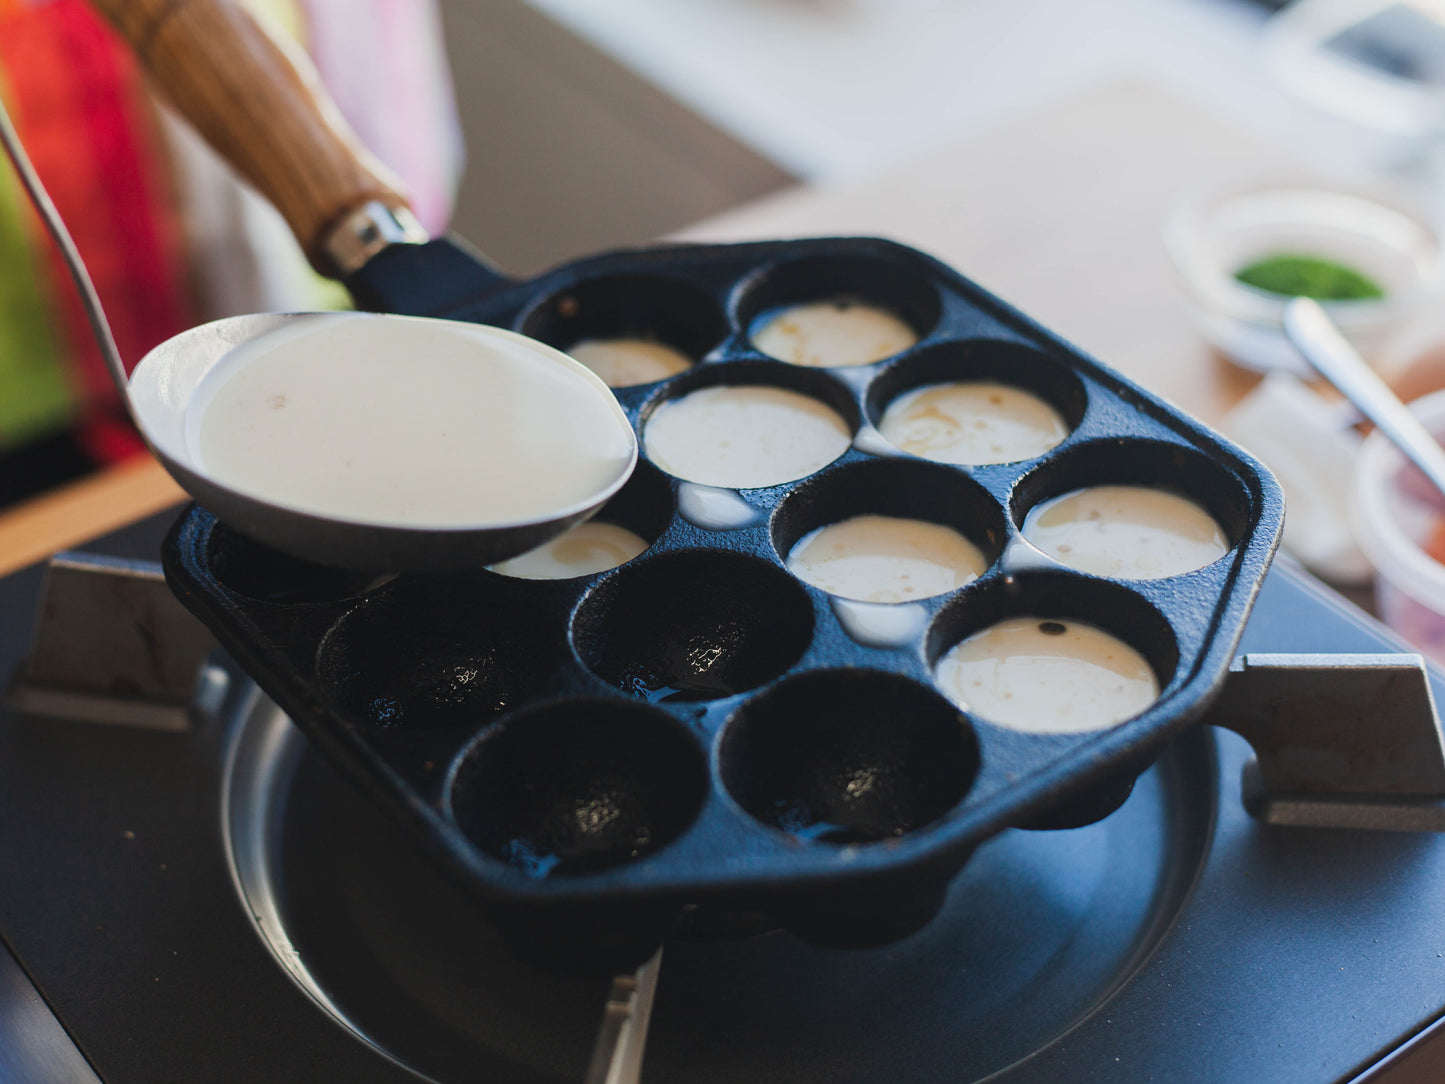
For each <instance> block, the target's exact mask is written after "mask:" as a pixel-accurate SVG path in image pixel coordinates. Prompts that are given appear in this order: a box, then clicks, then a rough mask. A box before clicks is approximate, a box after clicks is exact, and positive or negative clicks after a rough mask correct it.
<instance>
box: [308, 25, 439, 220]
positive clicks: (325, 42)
mask: <svg viewBox="0 0 1445 1084" xmlns="http://www.w3.org/2000/svg"><path fill="white" fill-rule="evenodd" d="M301 6H302V9H303V10H304V12H305V13H306V45H307V48H308V50H309V51H310V53H311V56H312V58H313V59H314V60H315V62H316V67H317V69H318V70H319V71H320V72H321V77H322V79H323V80H324V81H325V83H326V86H327V87H328V89H330V91H331V93H332V94H333V95H334V96H335V98H336V102H337V105H338V106H339V107H340V109H341V112H342V115H343V116H345V117H346V119H347V120H348V121H349V122H350V123H351V125H352V127H353V128H355V129H356V132H357V135H359V136H360V137H361V141H362V143H363V144H365V145H366V146H367V147H368V148H370V149H371V151H372V153H374V154H375V155H376V156H377V157H378V158H380V159H381V160H382V161H383V162H384V163H386V165H387V166H389V167H390V168H391V169H392V170H393V171H394V172H396V173H397V174H398V175H399V176H400V177H401V179H402V181H403V183H405V185H406V187H407V190H408V193H409V195H410V196H411V199H412V205H413V207H414V209H415V211H416V214H417V218H419V219H420V220H421V223H422V225H423V226H425V227H426V228H427V230H428V231H430V232H431V233H433V234H436V233H440V232H441V231H442V230H443V229H445V228H446V225H447V222H448V221H450V219H451V213H452V206H453V200H454V198H455V195H456V186H457V181H458V180H459V179H460V177H461V171H462V164H463V161H464V157H465V155H464V151H463V147H462V135H461V127H460V125H459V123H458V121H457V113H456V103H455V101H454V99H453V96H452V83H451V73H450V69H449V68H448V66H447V59H446V52H445V50H444V48H443V44H442V40H443V39H442V26H441V18H440V16H439V15H438V13H437V9H436V6H435V4H434V3H432V2H431V0H302V5H301Z"/></svg>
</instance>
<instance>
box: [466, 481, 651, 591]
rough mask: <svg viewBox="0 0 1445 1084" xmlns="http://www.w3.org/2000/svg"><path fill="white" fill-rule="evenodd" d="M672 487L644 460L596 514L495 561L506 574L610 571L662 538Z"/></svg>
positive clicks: (556, 576) (567, 575) (532, 576)
mask: <svg viewBox="0 0 1445 1084" xmlns="http://www.w3.org/2000/svg"><path fill="white" fill-rule="evenodd" d="M672 508H673V500H672V487H671V486H670V485H669V484H668V481H667V478H666V477H665V476H664V475H663V474H662V472H661V471H659V470H658V469H657V468H656V467H654V466H652V464H650V463H646V462H639V463H638V464H637V468H636V469H635V470H634V471H633V473H632V477H631V478H629V479H628V480H627V484H626V485H625V486H623V487H622V489H621V490H619V491H618V493H617V495H616V496H615V497H613V498H612V499H611V500H610V501H608V502H607V503H606V504H605V505H603V506H602V510H601V511H600V512H598V513H597V515H595V516H594V517H593V518H592V519H590V520H587V521H585V522H583V523H579V524H578V525H577V526H576V527H573V528H572V529H571V530H569V531H567V532H566V533H565V534H562V535H560V536H559V537H557V538H554V539H552V540H551V541H550V542H545V543H543V544H542V545H540V546H538V547H537V548H536V549H534V550H529V551H528V552H526V553H524V554H522V555H521V556H519V557H513V558H512V559H511V560H508V561H502V562H501V563H500V564H495V565H492V566H491V568H492V571H494V572H499V573H501V574H502V575H504V576H512V577H516V578H518V579H529V580H560V579H572V578H575V577H578V576H591V575H595V574H596V573H599V572H607V571H610V570H611V569H614V568H617V567H618V566H619V565H623V564H626V563H627V562H628V561H630V560H632V559H633V558H635V557H638V556H640V555H641V554H642V553H643V552H644V551H645V550H646V549H647V548H648V547H649V546H651V545H652V544H653V543H654V542H656V541H657V540H658V539H659V538H661V537H662V532H663V531H665V530H667V524H668V521H669V520H670V519H671V518H672Z"/></svg>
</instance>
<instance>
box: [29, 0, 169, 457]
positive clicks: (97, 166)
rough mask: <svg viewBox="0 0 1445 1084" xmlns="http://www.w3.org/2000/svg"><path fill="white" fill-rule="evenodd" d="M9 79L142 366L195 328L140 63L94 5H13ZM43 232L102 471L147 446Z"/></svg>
mask: <svg viewBox="0 0 1445 1084" xmlns="http://www.w3.org/2000/svg"><path fill="white" fill-rule="evenodd" d="M0 70H3V71H4V73H5V86H6V89H7V99H6V100H7V106H8V108H9V110H10V114H11V117H12V119H13V120H14V123H15V127H16V129H17V130H18V131H19V133H20V138H21V140H22V141H23V142H24V143H25V146H26V149H27V150H28V151H29V154H30V157H31V159H32V161H33V162H34V164H35V169H36V172H38V173H39V174H40V177H41V179H42V180H43V181H44V183H45V186H46V188H47V189H48V190H49V192H50V195H51V198H52V199H53V200H54V201H55V206H56V208H57V209H58V210H59V211H60V214H61V217H63V218H64V219H65V221H66V224H67V226H68V227H69V229H70V232H71V234H72V235H73V236H74V238H75V243H76V247H77V248H78V249H79V250H80V253H81V257H82V258H83V259H84V260H85V262H86V265H87V267H88V268H89V269H90V274H91V278H92V279H93V280H94V281H95V286H96V291H97V292H98V293H99V294H100V298H101V302H102V303H103V304H104V305H105V308H106V312H107V313H108V315H109V316H110V321H111V325H112V328H113V330H114V332H115V339H116V344H117V346H118V347H119V348H120V352H121V356H122V357H123V358H125V359H126V360H127V362H128V363H129V364H132V365H133V364H134V363H135V362H136V361H138V360H139V359H140V358H141V356H142V355H143V354H145V352H146V351H148V350H149V349H150V348H151V347H153V346H155V345H156V344H157V343H159V342H161V341H163V340H164V339H166V338H169V337H170V336H172V335H175V334H176V333H178V332H180V331H182V330H184V329H185V328H186V327H187V326H189V325H190V323H191V322H192V321H191V314H190V307H189V304H188V302H187V299H186V297H185V291H184V281H185V280H184V261H183V259H182V253H181V244H180V235H179V231H178V229H177V225H176V222H175V218H174V215H173V212H172V211H171V209H170V208H171V199H170V193H169V191H168V184H167V181H166V178H165V175H164V172H163V170H162V169H161V168H160V163H161V162H162V157H161V154H160V147H159V145H158V143H157V141H156V138H155V131H154V128H153V126H152V124H151V116H150V107H149V105H148V104H147V102H146V99H145V96H144V90H143V87H142V84H141V78H140V73H139V71H138V70H137V66H136V62H135V61H134V59H133V58H132V57H131V55H130V53H129V52H128V50H127V49H126V48H125V47H124V46H123V44H122V43H121V41H120V40H119V38H118V37H117V36H116V35H115V33H114V32H113V31H111V29H110V28H109V27H108V26H106V25H104V24H103V23H102V22H101V21H100V20H99V18H98V17H97V16H96V15H95V13H94V12H93V11H92V10H91V9H90V8H89V7H88V6H87V5H86V4H85V3H84V2H83V0H43V2H35V0H29V2H17V0H7V2H6V4H5V7H4V9H3V10H0ZM33 229H34V231H35V232H34V236H35V238H36V243H37V244H38V245H39V246H40V249H41V251H43V252H44V254H45V255H44V262H45V271H44V273H43V275H42V278H41V283H40V288H41V289H43V290H44V291H45V293H46V295H47V296H48V298H49V299H50V309H51V313H52V318H53V319H54V320H55V321H56V323H57V324H58V326H59V328H60V334H59V341H60V343H61V344H62V347H63V349H64V352H65V355H66V357H67V358H68V365H69V369H70V380H71V381H72V386H73V387H74V389H75V392H76V399H75V402H76V407H77V410H78V414H79V417H78V419H77V420H78V422H79V425H80V429H81V433H82V439H83V442H84V443H85V444H86V446H87V449H88V450H89V451H90V453H91V454H92V455H93V456H94V457H95V458H96V460H97V461H98V462H105V461H108V460H112V459H117V458H121V457H123V456H125V455H127V454H130V453H132V452H134V451H137V450H139V448H140V447H141V445H140V441H139V438H138V437H136V436H135V434H134V433H133V432H132V431H131V430H130V428H129V426H128V424H126V423H125V421H124V415H123V412H122V410H121V407H120V400H119V397H118V395H117V393H116V390H115V388H114V386H113V385H112V383H111V379H110V375H109V373H108V371H107V370H106V367H105V362H104V359H103V358H102V357H101V355H100V350H99V348H98V347H97V346H96V344H95V342H94V341H93V340H92V338H91V336H90V334H89V331H88V328H87V324H86V320H85V314H84V311H83V310H82V308H81V306H80V300H79V297H78V295H77V294H76V292H75V290H74V288H73V286H72V285H71V283H70V281H69V274H68V272H67V271H66V269H65V266H64V264H63V262H62V261H61V259H60V254H59V252H58V250H56V249H55V248H54V247H53V246H52V245H51V244H50V242H49V240H48V239H46V238H43V236H41V235H40V233H39V231H38V227H33ZM5 349H6V350H7V351H10V350H15V349H19V347H16V346H13V345H12V346H8V347H6V348H5ZM9 394H10V393H9V391H8V389H7V391H6V397H7V398H8V396H9Z"/></svg>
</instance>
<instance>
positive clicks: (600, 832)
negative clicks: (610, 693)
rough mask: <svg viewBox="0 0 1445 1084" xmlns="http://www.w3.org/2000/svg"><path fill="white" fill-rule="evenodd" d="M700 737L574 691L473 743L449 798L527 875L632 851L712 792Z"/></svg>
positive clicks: (652, 842)
mask: <svg viewBox="0 0 1445 1084" xmlns="http://www.w3.org/2000/svg"><path fill="white" fill-rule="evenodd" d="M707 786H708V782H707V767H706V762H705V758H704V755H703V752H702V750H701V748H700V747H699V746H698V744H697V742H696V741H694V739H693V738H692V737H691V736H690V735H689V734H688V733H687V732H686V731H685V730H684V729H683V727H682V726H681V725H680V724H679V723H678V722H677V721H676V720H674V719H672V718H670V717H669V716H667V715H665V714H663V713H662V712H660V711H658V710H656V709H653V708H648V707H645V706H643V705H640V704H631V703H626V702H624V701H619V700H600V699H599V700H573V701H568V702H566V703H553V704H547V705H542V706H540V707H536V708H532V709H529V710H526V711H523V712H519V713H518V714H516V715H512V716H510V717H508V718H507V719H505V720H503V721H501V722H499V723H497V724H496V725H495V726H494V727H492V728H490V729H488V730H487V731H486V732H484V733H483V735H482V736H481V737H480V738H479V739H478V740H477V741H475V742H474V743H473V744H472V745H471V747H470V748H468V749H467V750H465V751H464V752H463V753H462V754H461V757H460V759H459V761H458V763H457V765H456V768H455V770H454V771H453V773H452V777H451V780H450V782H449V785H448V792H447V804H448V806H449V808H450V810H451V813H452V816H453V818H454V819H455V820H456V823H457V825H458V827H460V828H461V830H462V832H463V833H464V834H465V835H466V836H467V838H468V839H470V840H471V841H472V842H473V843H475V844H476V845H477V846H478V847H479V848H480V849H481V850H482V851H484V852H485V853H486V854H489V855H491V856H492V857H493V858H496V859H499V860H501V861H503V862H506V863H507V864H508V865H510V866H512V867H514V868H515V869H517V870H519V871H520V872H522V873H524V874H526V875H527V876H529V877H538V878H541V877H563V876H568V875H577V874H585V873H591V872H595V871H598V870H604V869H608V868H610V867H612V866H617V865H622V864H624V863H628V862H633V861H636V860H638V859H641V858H645V857H646V856H647V855H649V854H652V853H653V852H655V851H657V850H659V849H660V848H662V847H665V846H666V845H667V844H668V843H671V842H672V841H673V840H674V839H676V838H677V837H678V836H680V835H681V834H682V833H683V832H684V831H686V830H687V828H688V826H689V825H691V824H692V822H693V820H694V819H695V818H696V816H697V813H698V810H699V809H701V807H702V802H703V799H704V797H705V796H706V793H707Z"/></svg>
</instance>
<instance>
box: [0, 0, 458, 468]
mask: <svg viewBox="0 0 1445 1084" xmlns="http://www.w3.org/2000/svg"><path fill="white" fill-rule="evenodd" d="M242 2H244V3H245V4H246V6H247V7H248V8H249V9H251V10H252V11H254V12H255V13H256V14H257V15H258V16H259V17H261V18H263V19H265V20H266V21H267V24H268V25H269V26H270V27H271V28H272V29H273V30H275V29H279V30H280V31H281V32H283V33H288V34H290V35H292V36H293V37H295V38H296V39H297V40H298V41H300V42H301V43H302V44H303V45H304V46H306V47H308V48H310V49H312V50H313V51H314V52H315V55H316V59H317V61H318V68H319V69H320V71H321V74H322V78H323V81H325V82H326V83H327V84H328V86H329V88H330V89H331V90H332V92H333V94H334V95H335V97H336V98H337V101H338V105H339V106H340V108H341V111H342V113H343V115H345V116H346V117H347V118H348V119H349V120H351V122H352V123H353V125H354V126H355V127H356V128H357V130H358V132H359V134H360V135H361V138H362V142H363V143H365V144H367V145H368V146H370V147H371V148H372V149H373V151H374V153H376V154H377V156H378V157H379V158H380V159H381V160H382V161H383V162H385V163H387V164H388V165H389V166H390V167H391V168H392V169H393V170H394V171H395V172H397V173H398V174H399V175H400V176H401V177H402V178H403V179H404V181H405V182H406V183H407V185H408V186H409V188H410V190H411V192H412V193H413V194H414V197H415V199H416V202H417V209H418V211H419V214H420V217H421V219H422V220H423V222H424V223H426V224H427V225H428V226H429V227H430V228H432V229H433V230H440V229H442V228H443V227H444V226H445V223H446V221H447V219H448V218H449V216H450V212H451V201H452V196H453V193H454V191H455V186H456V181H457V178H458V176H459V174H460V168H461V138H460V128H459V126H458V125H457V122H456V116H455V111H454V107H453V105H452V97H451V86H450V80H449V76H448V73H447V67H446V62H445V56H444V54H443V52H442V49H441V32H440V24H439V23H438V21H437V15H436V11H435V7H434V5H433V3H432V2H431V0H242ZM0 96H3V100H4V102H5V104H6V107H7V109H8V110H9V112H10V115H11V117H12V119H13V120H14V122H15V125H16V128H17V129H18V130H19V133H20V137H21V139H22V141H23V142H24V143H25V145H26V148H27V150H28V151H29V153H30V156H31V158H32V160H33V161H34V163H35V166H36V170H37V171H38V172H39V173H40V176H41V178H42V179H43V180H44V182H45V185H46V187H47V188H48V189H49V191H50V194H51V196H52V198H53V199H54V201H55V204H56V206H57V208H58V209H59V211H60V213H61V216H62V217H63V218H64V219H65V221H66V223H67V225H68V226H69V228H70V231H71V233H72V235H74V237H75V240H76V244H77V247H78V248H79V249H80V252H81V255H82V257H83V258H84V259H85V261H86V264H87V266H88V267H89V269H90V273H91V277H92V278H93V279H94V280H95V284H96V288H97V291H98V292H99V294H100V296H101V300H102V302H103V303H104V305H105V307H106V312H107V314H108V315H109V317H110V321H111V324H112V326H113V329H114V332H115V337H116V342H117V345H118V346H119V347H120V351H121V355H122V357H123V358H124V359H125V360H126V362H127V364H128V366H134V364H135V363H136V362H137V361H139V359H140V358H141V357H142V356H143V355H144V354H145V353H146V352H147V351H148V350H150V349H151V347H153V346H154V345H156V344H157V343H159V342H161V341H163V340H164V339H166V338H169V337H170V336H172V335H174V334H176V333H177V332H179V331H181V330H183V329H185V328H186V327H190V326H193V325H194V324H196V323H199V322H201V321H202V320H204V319H211V318H214V317H217V316H222V315H229V314H231V313H236V312H247V311H264V310H268V309H304V308H321V307H333V306H337V305H342V304H344V303H345V295H344V292H343V291H341V290H340V288H339V287H337V286H336V285H335V284H332V283H326V282H324V281H323V280H321V279H320V278H319V277H318V276H316V275H315V274H314V273H313V272H311V271H310V270H309V268H308V267H307V265H306V263H305V260H304V257H302V256H301V254H300V251H299V249H297V247H296V245H295V243H294V241H293V240H292V239H291V238H290V236H289V234H288V233H287V232H286V230H285V226H284V224H283V223H282V222H281V220H280V218H279V216H278V215H276V213H275V212H274V209H272V208H271V207H270V206H269V205H266V204H264V202H263V201H262V200H260V198H259V197H257V196H256V195H255V193H253V192H251V191H250V190H249V189H246V188H244V187H243V186H241V185H240V184H239V183H238V182H237V181H236V180H235V179H234V176H233V175H232V174H231V173H230V171H229V170H227V169H226V168H225V167H223V166H221V165H220V164H219V162H218V160H217V159H216V158H215V156H214V155H213V154H212V153H211V152H210V151H209V149H207V148H204V147H202V146H201V144H200V142H199V139H198V137H196V136H195V135H194V133H192V132H190V131H189V130H188V129H184V126H183V125H182V124H181V123H180V122H178V121H176V120H175V119H174V118H173V117H172V116H170V115H169V114H168V113H166V112H165V111H164V110H160V111H158V110H157V108H156V105H155V103H154V101H153V100H152V99H151V98H150V96H149V93H148V91H147V88H146V86H145V83H144V79H143V77H142V75H141V73H140V71H139V68H138V65H137V63H136V62H135V60H134V59H133V58H132V56H131V54H130V53H129V50H128V49H127V47H126V46H125V45H124V44H123V43H122V42H121V41H120V39H119V37H118V36H117V35H116V34H115V33H114V32H113V31H112V30H111V29H110V27H109V26H108V25H107V24H105V23H104V22H103V21H102V20H101V18H100V17H99V15H97V14H96V13H95V12H94V11H92V10H91V8H90V7H89V6H88V5H87V3H86V0H0ZM163 114H164V115H163ZM67 430H68V431H70V432H71V433H73V434H74V436H75V437H76V439H78V441H79V443H80V445H81V446H82V447H83V448H84V449H85V451H86V453H87V454H89V455H90V456H91V458H92V459H94V460H95V461H96V462H105V461H108V460H112V459H116V458H120V457H122V456H124V455H127V454H129V453H131V452H134V451H137V450H139V449H140V447H141V444H140V441H139V438H138V437H137V436H136V435H135V434H134V433H133V432H132V431H131V430H130V428H129V425H128V423H127V422H126V420H125V418H124V414H123V412H122V411H121V409H120V404H119V400H118V397H117V396H116V393H115V389H114V388H113V387H112V386H111V383H110V378H109V374H108V373H107V371H106V369H105V366H104V364H103V361H102V359H101V357H100V355H99V351H98V349H97V348H96V346H95V344H94V342H93V341H92V340H91V337H90V333H89V329H88V325H87V324H86V321H85V318H84V313H83V311H82V309H81V307H80V304H79V300H78V298H77V297H76V295H75V292H74V289H73V287H72V285H71V283H70V281H69V277H68V274H67V272H66V271H65V269H64V265H63V264H62V263H61V261H60V258H59V254H58V253H57V252H56V251H54V249H53V246H51V244H50V243H49V240H48V239H47V238H45V237H44V235H43V231H42V230H41V229H40V226H39V224H38V222H37V221H36V220H35V218H34V216H33V214H32V213H31V212H30V211H29V209H28V207H27V206H26V205H25V204H24V202H23V196H22V194H21V193H20V190H19V187H18V185H17V184H16V183H15V181H14V179H13V177H12V176H11V174H10V172H9V170H8V168H6V167H5V166H4V163H3V160H0V475H3V474H4V472H6V471H7V470H8V471H13V470H15V469H17V468H16V467H15V466H14V464H16V463H19V462H21V461H22V460H23V461H26V462H28V461H29V460H25V459H24V457H21V456H19V455H18V454H8V455H7V453H15V452H16V449H19V448H21V447H30V446H33V445H36V442H38V441H41V440H42V439H45V438H51V437H54V436H56V435H57V434H64V433H65V432H66V431H67ZM31 458H33V456H32V457H31ZM5 481H7V479H5V478H3V477H0V483H3V482H5ZM10 481H13V479H11V480H10ZM12 488H13V487H12ZM4 490H5V486H4V485H0V491H4Z"/></svg>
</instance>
